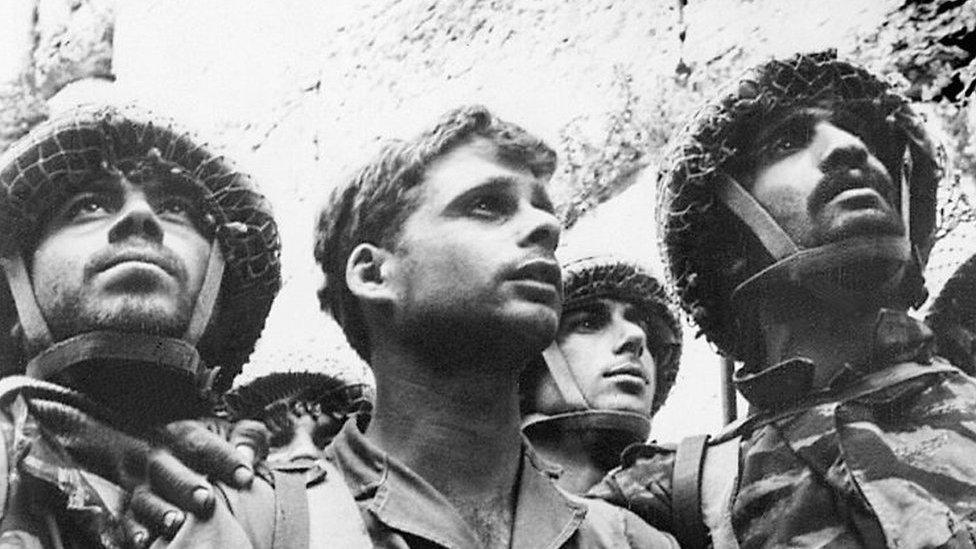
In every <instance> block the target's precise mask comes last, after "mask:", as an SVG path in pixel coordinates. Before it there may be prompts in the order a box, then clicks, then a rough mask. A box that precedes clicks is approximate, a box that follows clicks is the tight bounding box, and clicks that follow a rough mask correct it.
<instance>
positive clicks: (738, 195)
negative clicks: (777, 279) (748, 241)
mask: <svg viewBox="0 0 976 549" xmlns="http://www.w3.org/2000/svg"><path fill="white" fill-rule="evenodd" d="M715 192H716V193H717V194H718V197H719V198H720V199H721V200H722V202H723V203H725V205H726V206H728V208H729V209H730V210H732V213H733V214H735V216H736V217H738V218H739V219H740V220H741V221H742V222H743V223H745V224H746V225H747V226H748V227H749V228H750V229H752V233H753V234H754V235H756V238H758V239H759V241H760V242H762V245H763V247H765V248H766V251H768V252H769V254H770V255H772V256H773V258H774V259H776V260H779V259H783V258H784V257H789V256H791V255H793V254H795V253H797V252H798V251H800V248H799V247H797V245H796V244H795V243H794V242H793V239H792V238H790V236H789V235H788V234H786V231H784V230H783V228H782V227H780V226H779V223H777V222H776V220H775V219H773V216H771V215H769V212H768V211H766V208H763V207H762V205H761V204H760V203H759V202H757V201H756V199H755V198H754V197H753V196H752V195H751V194H749V192H748V191H746V190H745V189H743V188H742V185H739V183H738V182H737V181H736V180H735V179H732V177H731V176H729V175H728V174H726V173H724V172H719V177H717V178H716V188H715Z"/></svg>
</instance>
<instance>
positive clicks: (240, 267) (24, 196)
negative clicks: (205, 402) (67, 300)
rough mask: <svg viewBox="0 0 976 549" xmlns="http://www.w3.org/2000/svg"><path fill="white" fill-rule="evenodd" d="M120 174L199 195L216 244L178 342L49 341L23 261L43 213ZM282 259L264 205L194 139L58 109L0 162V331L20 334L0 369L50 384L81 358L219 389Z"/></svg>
mask: <svg viewBox="0 0 976 549" xmlns="http://www.w3.org/2000/svg"><path fill="white" fill-rule="evenodd" d="M137 166H138V168H137ZM120 174H124V175H125V177H127V178H129V179H130V180H133V181H136V180H139V179H140V178H143V179H144V178H150V177H161V178H180V179H183V180H185V181H189V182H190V183H191V184H192V185H193V186H194V187H195V188H196V189H198V190H199V195H198V196H199V200H200V203H201V205H202V210H203V212H204V213H205V220H204V221H205V224H206V225H208V227H207V230H208V231H209V232H210V233H211V235H212V236H213V242H214V244H213V245H212V248H211V253H210V259H209V263H208V266H207V272H206V275H205V279H204V283H203V287H202V288H201V290H200V294H199V296H198V299H197V302H196V304H195V307H194V310H193V314H192V317H191V320H190V322H189V326H188V328H187V331H186V333H185V334H184V335H183V337H182V338H179V339H176V338H162V337H155V336H148V335H144V334H129V333H125V334H123V333H111V332H94V333H88V334H80V335H77V336H75V337H71V338H68V339H66V340H64V341H53V339H52V335H51V333H50V331H49V329H48V327H47V323H46V321H45V319H44V318H43V317H42V315H41V313H40V310H39V308H38V306H37V303H36V301H35V298H34V294H33V289H32V286H31V280H30V275H29V274H28V270H27V268H26V265H25V261H27V260H28V257H29V255H30V253H31V252H32V249H33V246H35V245H36V242H37V239H38V238H39V231H40V230H41V229H42V227H41V226H40V224H41V223H42V221H43V219H44V217H43V216H44V215H45V213H46V212H48V211H50V210H51V209H52V208H54V207H56V206H57V205H59V204H60V203H61V202H62V201H63V200H65V199H66V198H67V197H69V196H70V195H71V193H72V192H73V191H75V190H76V189H78V188H80V186H81V185H83V184H85V183H86V182H88V181H90V180H91V179H92V178H93V177H99V176H118V175H120ZM279 256H280V240H279V236H278V228H277V225H276V224H275V221H274V219H273V217H272V213H271V209H270V205H269V203H268V201H267V200H266V199H265V197H264V196H262V195H261V194H260V193H259V192H258V191H257V190H256V188H255V186H254V184H253V182H252V181H251V179H250V178H249V177H248V176H247V175H245V174H243V173H241V172H239V171H238V170H237V169H235V167H234V166H233V165H232V164H231V163H230V162H229V161H227V160H226V159H224V158H223V157H222V156H220V155H218V154H216V153H215V152H213V151H212V150H211V149H210V148H208V146H207V145H205V144H204V143H202V142H201V141H200V140H199V139H198V138H196V137H195V136H194V135H193V134H191V133H189V132H188V131H186V130H184V129H182V128H180V127H178V126H177V125H175V124H174V123H173V122H172V121H170V120H168V119H164V118H160V117H158V116H156V115H154V114H153V113H151V112H149V111H146V110H143V109H141V108H139V107H137V106H133V105H129V106H124V107H117V106H109V105H86V106H81V107H77V108H75V109H73V110H70V111H67V112H65V113H64V114H62V115H60V116H57V117H55V118H52V119H51V120H48V121H46V122H44V123H42V124H40V125H39V126H37V127H36V128H34V129H33V130H32V131H31V132H30V133H29V134H28V135H27V136H25V137H24V138H22V139H21V140H19V141H18V142H17V143H15V144H14V145H13V146H12V147H11V148H10V149H8V150H7V151H5V152H4V154H3V155H2V156H0V257H2V263H3V270H4V272H5V275H6V278H7V281H8V283H9V289H10V292H9V293H7V292H6V290H4V291H0V306H2V307H0V308H2V310H3V315H4V318H3V322H4V324H3V325H0V329H2V330H3V332H2V333H3V334H4V335H5V336H6V335H7V334H8V333H11V332H12V330H11V329H12V328H15V329H14V330H13V332H14V333H17V332H19V335H13V334H12V335H11V336H10V337H4V338H2V340H3V341H2V346H3V349H2V350H3V354H2V365H0V367H2V372H3V374H4V375H7V374H11V373H27V374H28V375H30V376H32V377H39V378H42V379H48V378H50V377H51V376H53V375H56V374H58V373H59V372H61V371H62V370H65V369H66V368H69V367H72V366H73V365H74V364H75V363H77V362H78V360H79V359H87V360H93V359H106V360H130V361H137V362H138V361H142V362H150V363H153V364H156V365H158V366H162V367H167V368H169V369H170V370H172V371H173V372H179V373H180V376H182V377H184V378H186V377H189V378H192V380H193V383H194V384H195V386H196V387H197V388H198V389H200V390H201V391H204V392H211V391H213V392H217V393H219V392H222V391H225V390H226V389H227V388H229V387H230V384H231V382H232V380H233V378H234V377H235V376H236V375H237V374H238V373H239V372H240V370H241V368H242V366H243V364H244V363H245V362H246V361H247V359H248V357H249V356H250V354H251V352H252V351H253V349H254V345H255V343H256V341H257V339H258V337H259V335H260V334H261V331H262V329H263V327H264V324H265V319H266V317H267V315H268V312H269V311H270V307H271V303H272V301H273V299H274V297H275V295H276V294H277V292H278V289H279V288H280V285H281V275H280V262H279ZM11 305H13V306H11ZM214 313H216V316H215V317H214V318H211V316H212V315H213V314H214Z"/></svg>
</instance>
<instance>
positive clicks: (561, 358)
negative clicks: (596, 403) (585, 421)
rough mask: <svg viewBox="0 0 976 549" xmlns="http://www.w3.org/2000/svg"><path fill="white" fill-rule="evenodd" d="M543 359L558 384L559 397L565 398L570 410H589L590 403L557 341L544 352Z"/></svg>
mask: <svg viewBox="0 0 976 549" xmlns="http://www.w3.org/2000/svg"><path fill="white" fill-rule="evenodd" d="M542 358H543V359H544V360H545V362H546V367H547V368H548V369H549V374H550V375H551V376H552V379H553V381H555V382H556V389H557V390H558V391H559V396H561V397H562V398H563V401H564V402H565V403H566V404H567V405H568V406H569V408H570V409H571V410H589V409H590V403H589V401H587V400H586V397H585V396H584V395H583V391H581V390H580V386H579V380H578V379H576V376H574V375H573V371H572V370H571V369H570V368H569V363H568V362H567V361H566V356H565V355H564V354H563V351H562V349H560V348H559V345H557V344H556V342H555V341H554V342H552V344H551V345H549V346H548V347H546V349H545V350H544V351H542Z"/></svg>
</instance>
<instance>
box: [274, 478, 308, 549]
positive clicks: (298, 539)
mask: <svg viewBox="0 0 976 549" xmlns="http://www.w3.org/2000/svg"><path fill="white" fill-rule="evenodd" d="M271 475H272V476H273V478H274V492H275V521H274V537H273V538H272V544H271V547H272V549H305V548H307V547H308V543H309V540H308V522H309V516H308V496H306V495H305V472H304V471H287V470H285V471H282V470H272V471H271Z"/></svg>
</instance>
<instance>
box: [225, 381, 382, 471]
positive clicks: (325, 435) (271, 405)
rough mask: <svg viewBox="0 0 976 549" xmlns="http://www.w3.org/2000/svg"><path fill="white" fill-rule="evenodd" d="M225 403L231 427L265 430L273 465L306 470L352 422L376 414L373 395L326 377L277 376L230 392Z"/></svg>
mask: <svg viewBox="0 0 976 549" xmlns="http://www.w3.org/2000/svg"><path fill="white" fill-rule="evenodd" d="M223 401H224V405H225V408H226V411H227V415H228V419H230V421H232V422H235V423H239V422H242V421H245V420H252V421H257V422H260V423H261V424H262V426H263V427H264V429H265V430H266V431H265V432H266V433H267V435H266V436H267V438H268V440H267V442H268V445H269V448H268V450H269V452H268V455H267V462H268V463H269V464H270V465H277V464H301V463H304V462H309V461H312V462H314V461H315V460H318V459H320V458H321V457H322V455H321V451H322V449H323V448H325V446H326V445H327V444H328V443H329V442H331V441H332V437H334V436H335V435H336V433H338V432H339V429H340V428H341V427H342V425H343V424H344V423H345V422H346V419H347V418H348V417H349V416H351V415H353V414H356V413H364V414H368V413H369V412H370V410H372V408H373V402H372V401H373V391H372V388H371V387H370V386H369V385H367V384H366V383H362V382H357V383H350V382H348V381H346V380H344V379H342V378H339V377H337V376H334V375H329V374H325V373H321V372H275V373H272V374H268V375H266V376H262V377H259V378H257V379H255V380H253V381H251V382H250V383H247V384H245V385H242V386H240V387H237V388H235V389H233V390H231V391H230V392H228V393H227V394H225V395H224V398H223Z"/></svg>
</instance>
